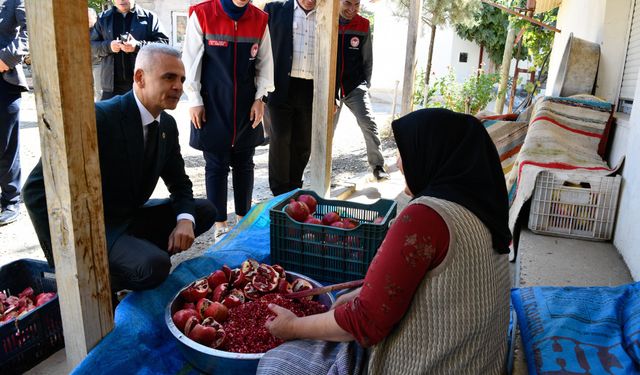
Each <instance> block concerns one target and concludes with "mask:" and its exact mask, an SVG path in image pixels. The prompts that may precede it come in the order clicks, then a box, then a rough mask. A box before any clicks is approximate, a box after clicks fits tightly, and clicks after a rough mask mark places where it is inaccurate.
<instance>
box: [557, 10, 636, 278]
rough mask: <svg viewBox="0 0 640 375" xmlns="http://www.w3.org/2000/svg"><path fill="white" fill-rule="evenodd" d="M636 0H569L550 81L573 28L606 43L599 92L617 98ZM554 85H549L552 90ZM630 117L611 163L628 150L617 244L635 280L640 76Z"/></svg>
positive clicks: (619, 133)
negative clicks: (634, 0) (632, 6)
mask: <svg viewBox="0 0 640 375" xmlns="http://www.w3.org/2000/svg"><path fill="white" fill-rule="evenodd" d="M631 3H632V0H564V1H563V2H562V5H561V7H560V10H559V12H558V24H557V25H558V28H559V29H560V30H562V33H561V34H556V40H555V41H554V45H553V52H552V57H551V61H550V68H549V71H550V74H549V82H554V80H555V76H556V74H557V71H558V66H559V64H560V60H561V58H562V54H563V52H564V48H565V45H566V42H567V38H568V36H569V33H571V32H573V34H574V35H575V36H576V37H578V38H582V39H585V40H588V41H591V42H595V43H599V44H600V46H601V59H600V66H599V68H598V80H597V89H596V95H597V96H599V97H602V98H603V99H606V100H608V101H610V102H614V103H615V102H616V100H617V97H618V94H619V90H620V82H621V76H622V69H623V65H624V59H625V56H626V48H627V39H628V32H629V26H630V13H631V11H630V9H631ZM638 78H640V77H638ZM552 86H553V85H551V84H550V85H548V88H547V94H550V92H551V91H550V89H551V87H552ZM634 102H635V103H637V104H636V105H635V106H634V108H633V111H632V113H631V116H630V118H628V119H624V117H625V116H620V117H621V121H620V122H619V124H618V127H617V129H616V132H615V136H614V139H613V146H612V150H611V153H610V157H609V163H610V164H611V165H616V164H618V162H619V161H620V159H621V158H622V157H623V156H624V157H625V158H626V159H625V165H624V169H623V170H622V177H623V182H622V188H621V191H620V201H619V204H618V214H617V218H616V229H615V233H614V238H613V244H614V245H615V246H616V248H617V249H618V251H619V252H620V254H621V255H622V257H623V258H624V260H625V262H626V264H627V266H628V267H629V270H630V272H631V275H632V277H633V279H634V280H636V281H638V280H640V231H639V230H638V229H637V228H638V223H639V222H640V80H639V82H638V85H637V86H636V93H635V100H634Z"/></svg>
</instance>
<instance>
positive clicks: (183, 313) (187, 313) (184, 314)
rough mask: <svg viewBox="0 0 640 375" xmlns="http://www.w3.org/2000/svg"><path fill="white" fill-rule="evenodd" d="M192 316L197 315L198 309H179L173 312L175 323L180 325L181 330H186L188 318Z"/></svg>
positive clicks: (177, 325)
mask: <svg viewBox="0 0 640 375" xmlns="http://www.w3.org/2000/svg"><path fill="white" fill-rule="evenodd" d="M192 316H195V317H197V316H198V313H197V312H196V310H190V309H182V310H178V311H176V312H175V314H173V317H172V319H173V323H174V324H175V325H176V327H178V329H179V330H180V331H181V332H184V326H185V325H186V324H187V320H189V318H191V317H192Z"/></svg>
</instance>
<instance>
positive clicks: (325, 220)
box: [322, 211, 340, 225]
mask: <svg viewBox="0 0 640 375" xmlns="http://www.w3.org/2000/svg"><path fill="white" fill-rule="evenodd" d="M337 221H340V214H339V213H337V212H335V211H331V212H327V213H326V214H325V215H324V216H323V217H322V224H324V225H331V224H333V223H335V222H337Z"/></svg>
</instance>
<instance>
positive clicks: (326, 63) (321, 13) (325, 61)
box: [310, 0, 340, 198]
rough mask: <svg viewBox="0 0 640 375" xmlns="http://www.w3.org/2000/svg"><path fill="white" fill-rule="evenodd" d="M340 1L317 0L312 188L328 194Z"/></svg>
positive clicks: (311, 160) (319, 192)
mask: <svg viewBox="0 0 640 375" xmlns="http://www.w3.org/2000/svg"><path fill="white" fill-rule="evenodd" d="M339 3H340V0H327V1H318V2H317V4H318V5H317V8H316V41H315V68H314V69H315V72H314V79H313V89H314V93H313V119H312V127H313V129H312V133H311V159H310V168H311V189H312V190H313V191H315V192H316V193H317V194H318V195H320V196H322V197H325V198H327V197H329V193H330V188H331V148H332V146H333V115H334V110H335V85H336V63H337V58H338V6H339Z"/></svg>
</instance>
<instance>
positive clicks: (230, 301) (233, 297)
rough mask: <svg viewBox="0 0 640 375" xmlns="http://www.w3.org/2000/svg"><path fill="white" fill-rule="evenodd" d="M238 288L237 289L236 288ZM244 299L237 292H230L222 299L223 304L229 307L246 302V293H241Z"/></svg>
mask: <svg viewBox="0 0 640 375" xmlns="http://www.w3.org/2000/svg"><path fill="white" fill-rule="evenodd" d="M234 290H237V289H234ZM241 296H242V299H241V298H240V297H239V296H238V295H237V294H229V295H228V296H226V297H225V298H224V299H223V300H222V304H223V305H225V306H227V308H230V309H232V308H234V307H238V306H240V305H242V304H243V303H244V294H241Z"/></svg>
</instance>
